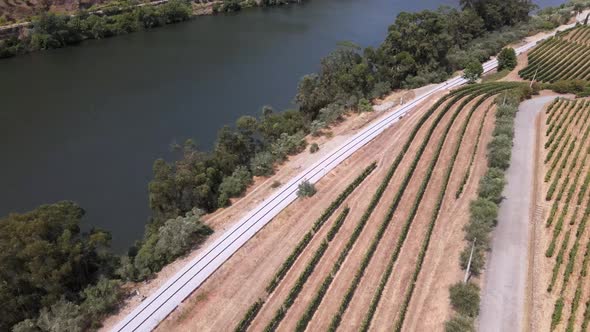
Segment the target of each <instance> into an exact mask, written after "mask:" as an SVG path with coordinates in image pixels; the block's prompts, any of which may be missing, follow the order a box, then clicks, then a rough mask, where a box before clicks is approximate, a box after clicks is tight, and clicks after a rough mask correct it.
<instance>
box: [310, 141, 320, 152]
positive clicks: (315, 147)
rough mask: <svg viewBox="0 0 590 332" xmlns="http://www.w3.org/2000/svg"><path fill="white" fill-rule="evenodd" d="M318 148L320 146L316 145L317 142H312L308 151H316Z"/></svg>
mask: <svg viewBox="0 0 590 332" xmlns="http://www.w3.org/2000/svg"><path fill="white" fill-rule="evenodd" d="M319 150H320V146H319V145H318V143H313V144H312V145H311V146H310V147H309V152H310V153H316V152H318V151H319Z"/></svg>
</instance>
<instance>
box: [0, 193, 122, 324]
mask: <svg viewBox="0 0 590 332" xmlns="http://www.w3.org/2000/svg"><path fill="white" fill-rule="evenodd" d="M83 216H84V210H83V209H82V208H80V207H79V206H78V205H76V204H75V203H73V202H67V201H64V202H59V203H56V204H52V205H43V206H40V207H38V208H37V209H35V210H33V211H30V212H26V213H23V214H16V213H14V214H10V215H8V217H6V218H4V219H0V266H2V268H1V269H0V303H2V306H0V330H2V331H7V330H9V329H10V327H11V326H12V325H14V324H16V323H17V322H20V321H22V320H24V319H27V318H33V317H35V316H36V315H37V314H38V312H39V310H40V309H41V308H42V307H51V306H52V305H53V304H55V303H57V302H58V301H60V299H61V298H62V297H64V296H65V297H66V298H68V299H72V300H75V299H79V297H80V295H79V292H80V291H81V290H82V289H84V288H85V287H86V286H88V285H91V284H93V283H95V282H96V281H97V280H98V279H99V278H100V276H108V275H110V273H111V271H112V269H113V268H114V263H113V261H112V255H111V254H110V253H109V251H108V249H109V246H110V234H108V233H107V232H104V231H100V230H90V231H89V232H88V233H82V232H81V231H80V223H81V220H82V218H83ZM56 310H57V309H56ZM52 311H53V309H52Z"/></svg>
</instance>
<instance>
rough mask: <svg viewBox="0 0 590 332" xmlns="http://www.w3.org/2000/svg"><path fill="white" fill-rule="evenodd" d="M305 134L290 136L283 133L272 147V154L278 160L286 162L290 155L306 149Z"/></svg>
mask: <svg viewBox="0 0 590 332" xmlns="http://www.w3.org/2000/svg"><path fill="white" fill-rule="evenodd" d="M305 145H306V142H305V134H303V133H301V132H300V133H297V134H294V135H289V134H287V133H282V134H281V136H280V137H279V138H278V139H277V140H276V141H275V142H274V143H272V145H271V153H272V155H273V156H274V157H275V159H276V160H284V159H286V158H287V156H288V155H292V154H295V153H298V152H301V151H302V150H303V149H305Z"/></svg>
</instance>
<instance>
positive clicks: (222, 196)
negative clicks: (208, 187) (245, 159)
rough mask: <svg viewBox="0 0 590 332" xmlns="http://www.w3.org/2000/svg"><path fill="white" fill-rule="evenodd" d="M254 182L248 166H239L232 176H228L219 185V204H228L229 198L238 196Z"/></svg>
mask: <svg viewBox="0 0 590 332" xmlns="http://www.w3.org/2000/svg"><path fill="white" fill-rule="evenodd" d="M251 183H252V174H250V171H249V170H248V168H247V167H246V166H238V167H237V168H236V169H235V170H234V172H233V173H232V175H231V176H226V177H225V178H223V181H222V182H221V184H220V185H219V202H218V204H219V206H226V205H227V204H228V203H229V200H228V199H229V198H231V197H238V196H240V195H241V194H242V193H243V192H244V191H246V188H248V186H249V185H250V184H251Z"/></svg>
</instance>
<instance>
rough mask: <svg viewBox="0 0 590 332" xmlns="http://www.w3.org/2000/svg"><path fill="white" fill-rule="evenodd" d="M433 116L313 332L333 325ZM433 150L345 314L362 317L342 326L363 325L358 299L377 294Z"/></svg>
mask: <svg viewBox="0 0 590 332" xmlns="http://www.w3.org/2000/svg"><path fill="white" fill-rule="evenodd" d="M439 111H440V108H439ZM449 114H450V112H449ZM434 118H435V116H431V117H430V118H429V120H428V121H427V122H426V123H425V125H424V126H423V128H422V129H421V130H420V131H419V132H418V135H417V137H416V139H415V140H414V141H413V142H412V144H411V146H410V149H409V150H408V152H407V153H406V155H405V157H404V159H403V161H402V163H401V164H400V167H399V169H398V171H397V172H396V174H395V175H394V177H393V179H392V181H391V183H390V185H389V187H388V190H387V192H388V195H386V196H384V197H383V198H382V199H381V201H380V202H379V205H378V206H377V209H376V210H375V212H373V215H372V216H371V218H370V219H369V223H368V225H367V229H366V230H365V231H364V232H363V234H362V235H361V237H360V239H359V241H358V243H357V244H356V245H355V247H354V249H353V250H352V252H351V253H350V255H349V257H348V258H347V260H346V262H345V263H344V264H343V266H342V268H341V269H340V272H339V273H338V274H337V276H336V278H335V279H334V282H333V284H332V286H331V287H330V289H329V290H328V293H327V294H326V297H325V300H324V302H323V303H322V304H321V305H320V307H319V308H318V311H317V313H316V315H315V318H316V319H314V320H312V322H311V323H310V325H309V327H308V329H309V330H310V331H319V330H322V331H323V330H326V328H327V327H328V325H329V324H330V321H331V318H332V316H333V315H334V314H335V313H336V311H337V310H338V307H339V306H340V303H341V302H342V298H343V296H344V294H345V293H346V290H347V289H348V287H349V286H350V283H351V280H352V279H353V277H354V275H355V274H356V272H357V269H358V267H359V266H360V264H361V260H362V259H363V256H364V255H365V252H366V250H367V248H368V247H369V246H370V243H371V242H372V240H373V238H374V234H375V233H376V232H377V230H378V227H379V225H380V224H381V222H382V221H383V217H384V216H385V214H386V212H387V209H388V208H389V205H390V204H391V202H392V201H393V198H394V195H395V194H396V191H397V190H396V189H397V188H398V187H399V185H400V184H401V182H402V180H403V178H404V177H405V174H406V173H407V169H408V168H409V166H410V164H411V163H412V161H413V159H414V156H415V155H416V152H417V150H418V148H419V146H420V144H421V143H422V141H423V140H424V137H425V135H426V133H427V130H428V128H429V127H430V126H431V124H432V122H433V120H434ZM449 118H450V115H446V116H445V117H443V120H442V121H441V125H439V126H437V129H436V130H435V132H434V135H433V137H440V135H441V134H442V126H443V124H445V123H447V122H448V120H449ZM402 142H404V141H402ZM402 142H399V143H402ZM433 152H434V147H433V145H432V144H429V145H428V146H427V148H426V150H425V151H424V154H423V156H422V158H421V159H420V161H419V163H418V166H417V168H416V171H415V173H414V176H413V177H412V179H411V180H410V183H409V185H408V187H407V189H406V190H405V191H404V195H403V196H402V199H401V201H400V204H399V207H398V209H397V211H396V213H395V215H394V217H393V219H392V221H391V223H390V225H389V228H388V229H387V230H386V232H385V234H384V236H383V238H382V240H381V242H380V245H379V246H378V249H377V252H376V253H375V256H373V259H372V261H371V263H370V264H369V266H368V267H367V269H366V272H365V275H364V277H363V279H362V282H361V284H360V285H359V287H358V289H357V292H356V294H355V297H354V298H353V300H352V302H351V307H349V309H348V310H347V312H346V314H349V313H350V312H354V313H355V314H357V315H360V317H361V318H360V319H356V320H355V321H354V322H353V321H351V320H350V319H349V318H348V317H347V315H344V316H343V321H342V324H341V325H340V328H341V329H343V330H348V329H349V328H350V329H353V328H354V326H353V324H354V323H356V324H360V320H362V316H363V315H364V314H365V312H366V307H367V306H366V305H362V306H361V310H358V309H357V307H356V305H357V304H358V303H356V302H357V301H361V302H362V303H368V302H370V300H371V297H372V296H373V293H374V289H375V287H376V286H377V284H378V282H379V279H380V278H381V275H382V273H383V270H384V269H385V265H386V264H387V259H388V257H389V255H388V254H390V253H391V250H392V247H393V246H394V245H395V241H396V239H397V237H398V235H399V233H400V228H401V225H402V223H403V222H404V221H405V220H404V217H405V216H407V215H408V214H409V210H410V208H411V203H410V202H411V201H412V200H413V198H414V197H415V196H416V194H417V191H418V187H419V186H420V179H422V178H423V177H424V175H425V173H426V167H427V165H428V163H430V161H431V159H432V154H433Z"/></svg>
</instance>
